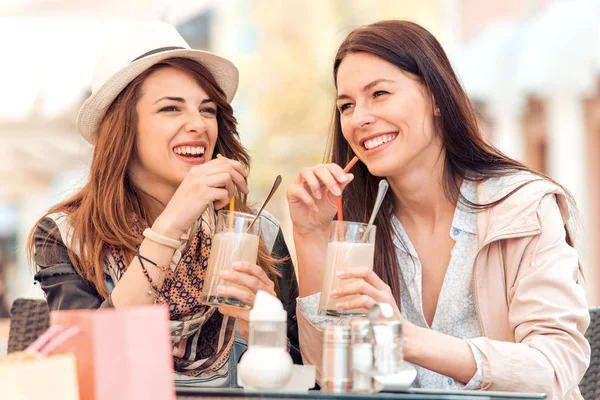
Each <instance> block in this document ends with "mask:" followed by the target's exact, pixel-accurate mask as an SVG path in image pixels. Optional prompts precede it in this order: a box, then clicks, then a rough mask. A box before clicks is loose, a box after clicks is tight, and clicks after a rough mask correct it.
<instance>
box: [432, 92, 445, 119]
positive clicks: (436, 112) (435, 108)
mask: <svg viewBox="0 0 600 400" xmlns="http://www.w3.org/2000/svg"><path fill="white" fill-rule="evenodd" d="M431 104H432V105H433V116H434V117H439V116H441V115H442V113H441V112H440V108H439V107H438V105H437V103H436V102H435V97H433V95H431Z"/></svg>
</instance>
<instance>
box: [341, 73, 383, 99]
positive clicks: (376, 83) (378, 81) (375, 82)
mask: <svg viewBox="0 0 600 400" xmlns="http://www.w3.org/2000/svg"><path fill="white" fill-rule="evenodd" d="M384 82H386V83H394V81H393V80H391V79H383V78H382V79H375V80H374V81H373V82H371V83H367V84H366V85H365V87H364V88H363V89H362V91H363V92H366V91H368V90H369V89H371V88H373V86H376V85H378V84H380V83H384ZM349 98H350V96H348V95H347V94H340V95H339V96H338V97H337V99H338V100H344V99H349Z"/></svg>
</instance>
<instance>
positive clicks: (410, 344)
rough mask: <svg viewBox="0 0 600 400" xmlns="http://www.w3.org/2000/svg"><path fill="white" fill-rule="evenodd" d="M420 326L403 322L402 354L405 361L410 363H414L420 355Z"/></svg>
mask: <svg viewBox="0 0 600 400" xmlns="http://www.w3.org/2000/svg"><path fill="white" fill-rule="evenodd" d="M420 329H422V328H419V327H418V326H416V325H414V324H411V323H410V322H407V321H406V320H404V321H402V340H403V344H402V352H403V355H404V359H405V360H406V361H408V362H411V363H414V362H415V359H416V357H417V356H418V354H419V350H418V349H417V347H418V343H419V342H418V339H417V338H418V337H419V336H420V335H419V330H420Z"/></svg>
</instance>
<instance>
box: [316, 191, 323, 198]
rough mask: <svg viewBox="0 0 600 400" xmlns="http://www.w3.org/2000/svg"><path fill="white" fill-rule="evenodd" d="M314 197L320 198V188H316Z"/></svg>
mask: <svg viewBox="0 0 600 400" xmlns="http://www.w3.org/2000/svg"><path fill="white" fill-rule="evenodd" d="M315 197H316V198H317V199H321V197H322V195H321V190H320V189H317V191H316V192H315Z"/></svg>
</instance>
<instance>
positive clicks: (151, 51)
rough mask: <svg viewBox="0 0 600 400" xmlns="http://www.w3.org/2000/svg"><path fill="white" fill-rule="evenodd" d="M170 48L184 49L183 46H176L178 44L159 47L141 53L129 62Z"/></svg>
mask: <svg viewBox="0 0 600 400" xmlns="http://www.w3.org/2000/svg"><path fill="white" fill-rule="evenodd" d="M170 50H185V47H178V46H169V47H159V48H158V49H154V50H150V51H149V52H147V53H144V54H142V55H141V56H139V57H137V58H135V59H134V60H132V61H131V62H135V61H137V60H139V59H141V58H144V57H148V56H151V55H152V54H156V53H162V52H163V51H170Z"/></svg>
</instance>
